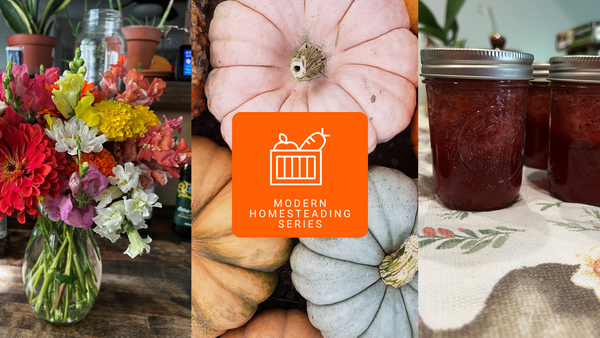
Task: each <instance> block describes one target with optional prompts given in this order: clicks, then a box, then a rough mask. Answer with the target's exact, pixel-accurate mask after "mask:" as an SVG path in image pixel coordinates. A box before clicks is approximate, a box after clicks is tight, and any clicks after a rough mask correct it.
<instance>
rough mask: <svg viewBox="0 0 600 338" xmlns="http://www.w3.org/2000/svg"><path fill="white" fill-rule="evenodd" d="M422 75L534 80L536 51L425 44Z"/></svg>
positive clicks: (422, 52)
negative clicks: (434, 46) (534, 54)
mask: <svg viewBox="0 0 600 338" xmlns="http://www.w3.org/2000/svg"><path fill="white" fill-rule="evenodd" d="M421 63H422V67H421V75H422V76H424V77H446V78H464V79H480V80H531V79H533V76H532V72H533V67H532V63H533V55H532V54H528V53H522V52H515V51H507V50H499V49H475V48H426V49H422V50H421Z"/></svg>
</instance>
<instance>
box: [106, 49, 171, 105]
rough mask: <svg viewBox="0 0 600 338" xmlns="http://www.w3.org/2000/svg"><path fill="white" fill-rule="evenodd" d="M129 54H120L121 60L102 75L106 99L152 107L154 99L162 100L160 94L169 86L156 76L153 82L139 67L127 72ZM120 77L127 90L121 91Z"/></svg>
mask: <svg viewBox="0 0 600 338" xmlns="http://www.w3.org/2000/svg"><path fill="white" fill-rule="evenodd" d="M125 61H127V56H125V55H121V56H119V61H118V62H117V63H115V64H111V65H110V69H109V70H108V71H107V72H105V73H104V74H101V75H102V81H100V88H101V89H102V91H101V94H102V97H104V99H105V100H110V99H112V98H113V97H114V98H115V101H118V102H123V103H127V104H130V105H132V106H136V105H143V106H146V107H150V105H152V103H153V102H154V100H159V101H160V96H161V95H162V94H163V89H164V88H165V87H166V86H167V85H166V83H165V82H164V81H163V80H161V79H159V78H154V80H152V83H149V82H148V79H146V78H145V77H144V75H142V73H140V72H139V71H138V70H137V69H135V68H134V69H132V70H130V71H129V72H127V70H126V68H125ZM119 79H121V80H123V82H124V83H125V91H124V92H123V93H119ZM115 96H116V97H115Z"/></svg>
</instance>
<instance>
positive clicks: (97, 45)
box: [75, 9, 127, 86]
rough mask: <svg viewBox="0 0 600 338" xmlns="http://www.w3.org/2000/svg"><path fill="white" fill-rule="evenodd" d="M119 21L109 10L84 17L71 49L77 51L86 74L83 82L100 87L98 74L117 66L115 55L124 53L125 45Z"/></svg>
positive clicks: (86, 14)
mask: <svg viewBox="0 0 600 338" xmlns="http://www.w3.org/2000/svg"><path fill="white" fill-rule="evenodd" d="M122 24H123V17H122V16H121V13H120V12H119V11H117V10H113V9H92V10H90V11H89V12H87V13H85V16H84V17H83V22H82V24H81V26H82V31H81V33H79V35H78V36H77V40H76V41H75V48H76V49H77V48H80V49H81V57H82V58H83V60H84V61H85V66H86V67H87V73H86V75H85V79H86V80H87V81H88V82H93V83H95V84H96V85H98V86H99V85H100V80H102V77H101V76H100V74H101V73H102V74H103V73H104V72H106V71H108V70H109V69H110V65H111V64H114V63H117V61H118V59H119V54H126V53H127V41H126V39H125V36H124V35H123V32H121V26H122Z"/></svg>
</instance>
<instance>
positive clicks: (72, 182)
mask: <svg viewBox="0 0 600 338" xmlns="http://www.w3.org/2000/svg"><path fill="white" fill-rule="evenodd" d="M80 185H81V177H80V176H79V173H78V172H74V173H73V174H71V178H70V179H69V189H71V191H72V192H73V196H75V197H77V194H78V193H79V186H80Z"/></svg>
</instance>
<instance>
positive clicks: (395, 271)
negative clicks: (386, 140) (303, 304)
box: [291, 166, 418, 338]
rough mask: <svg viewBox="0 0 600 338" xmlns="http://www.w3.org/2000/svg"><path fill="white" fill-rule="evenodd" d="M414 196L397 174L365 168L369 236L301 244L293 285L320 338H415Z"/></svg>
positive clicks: (413, 188)
mask: <svg viewBox="0 0 600 338" xmlns="http://www.w3.org/2000/svg"><path fill="white" fill-rule="evenodd" d="M416 213H417V188H416V186H415V184H414V182H413V181H412V180H411V179H410V178H409V177H407V176H406V175H404V174H403V173H402V172H400V171H397V170H394V169H389V168H384V167H377V166H375V167H371V168H369V224H368V225H369V231H368V233H367V234H366V235H365V236H364V237H362V238H301V239H300V242H301V243H299V244H298V245H297V246H296V247H295V248H294V251H293V253H292V256H291V265H292V270H293V272H292V279H293V281H294V285H295V287H296V289H297V290H298V291H299V292H300V294H302V296H303V297H304V298H306V299H307V301H308V306H307V311H308V316H309V319H310V321H311V323H312V324H313V325H314V326H315V327H316V328H318V329H319V330H321V333H322V334H323V336H324V337H325V338H351V337H364V338H366V337H373V338H375V337H376V338H408V337H411V338H412V337H415V338H416V337H418V327H417V326H418V291H417V290H418V272H417V269H418V244H417V243H418V238H417V235H416V234H415V233H416V232H417V224H416Z"/></svg>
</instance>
